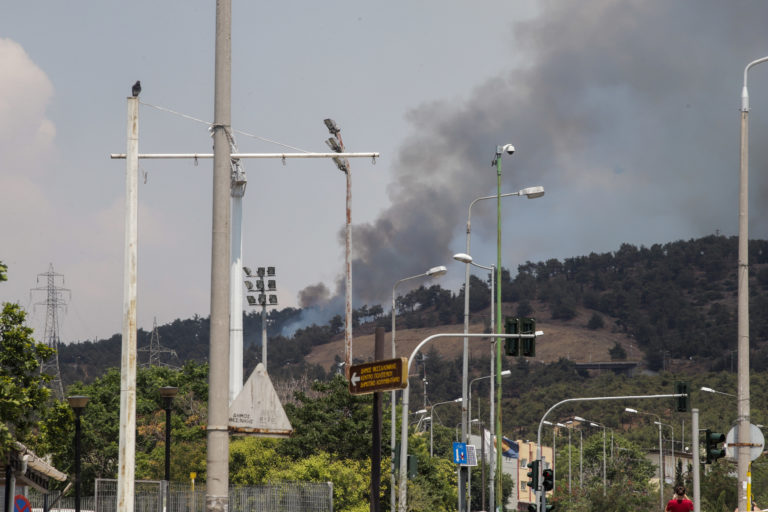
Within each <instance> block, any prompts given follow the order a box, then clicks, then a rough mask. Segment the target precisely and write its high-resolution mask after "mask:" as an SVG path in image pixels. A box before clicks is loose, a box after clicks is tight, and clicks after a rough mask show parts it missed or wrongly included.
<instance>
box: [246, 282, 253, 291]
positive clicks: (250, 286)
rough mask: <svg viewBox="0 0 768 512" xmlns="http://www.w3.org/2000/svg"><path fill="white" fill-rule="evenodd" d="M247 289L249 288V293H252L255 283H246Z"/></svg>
mask: <svg viewBox="0 0 768 512" xmlns="http://www.w3.org/2000/svg"><path fill="white" fill-rule="evenodd" d="M245 287H246V288H248V291H249V292H250V291H252V290H253V283H252V282H250V281H245Z"/></svg>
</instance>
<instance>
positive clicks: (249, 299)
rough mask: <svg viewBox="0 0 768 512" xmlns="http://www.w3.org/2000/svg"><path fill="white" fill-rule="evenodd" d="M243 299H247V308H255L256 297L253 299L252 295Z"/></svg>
mask: <svg viewBox="0 0 768 512" xmlns="http://www.w3.org/2000/svg"><path fill="white" fill-rule="evenodd" d="M245 298H246V299H248V305H249V306H255V305H256V297H254V296H253V295H246V296H245Z"/></svg>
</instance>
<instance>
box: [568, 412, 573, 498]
mask: <svg viewBox="0 0 768 512" xmlns="http://www.w3.org/2000/svg"><path fill="white" fill-rule="evenodd" d="M571 430H573V427H570V428H568V492H569V493H570V492H571Z"/></svg>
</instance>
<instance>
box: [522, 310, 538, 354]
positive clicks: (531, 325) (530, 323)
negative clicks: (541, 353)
mask: <svg viewBox="0 0 768 512" xmlns="http://www.w3.org/2000/svg"><path fill="white" fill-rule="evenodd" d="M520 334H533V335H534V337H533V338H522V339H521V340H520V341H521V345H522V350H521V352H522V353H523V355H524V356H525V357H535V356H536V337H535V335H536V319H535V318H521V319H520Z"/></svg>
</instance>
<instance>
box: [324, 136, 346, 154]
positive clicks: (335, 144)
mask: <svg viewBox="0 0 768 512" xmlns="http://www.w3.org/2000/svg"><path fill="white" fill-rule="evenodd" d="M325 143H326V144H327V145H328V147H329V148H331V151H333V152H334V153H343V151H342V150H341V144H339V141H338V140H337V139H336V138H334V137H331V138H330V139H328V140H326V141H325Z"/></svg>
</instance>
